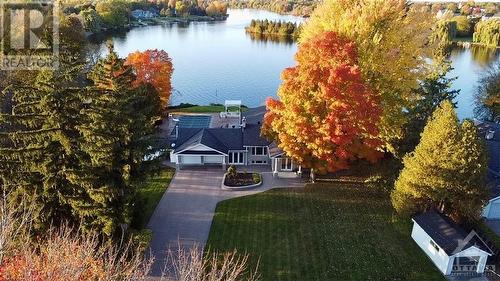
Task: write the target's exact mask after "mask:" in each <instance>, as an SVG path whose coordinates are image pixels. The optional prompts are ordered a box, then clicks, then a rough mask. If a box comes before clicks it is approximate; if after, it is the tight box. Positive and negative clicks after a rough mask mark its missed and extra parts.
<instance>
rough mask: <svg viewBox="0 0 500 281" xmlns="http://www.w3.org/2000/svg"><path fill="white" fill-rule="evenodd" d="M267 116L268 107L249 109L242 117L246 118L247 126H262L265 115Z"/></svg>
mask: <svg viewBox="0 0 500 281" xmlns="http://www.w3.org/2000/svg"><path fill="white" fill-rule="evenodd" d="M265 114H266V107H265V106H259V107H255V108H249V109H248V110H247V111H245V112H243V113H242V116H243V117H245V118H246V121H247V124H257V125H259V124H261V123H262V120H264V115H265Z"/></svg>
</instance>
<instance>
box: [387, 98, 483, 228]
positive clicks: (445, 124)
mask: <svg viewBox="0 0 500 281" xmlns="http://www.w3.org/2000/svg"><path fill="white" fill-rule="evenodd" d="M403 164H404V168H403V170H402V171H401V173H400V175H399V177H398V179H397V180H396V183H395V190H394V191H393V193H392V195H391V198H392V202H393V206H394V208H395V209H396V211H398V212H399V213H401V214H406V215H409V214H413V213H416V212H420V211H424V210H426V209H429V208H438V209H440V210H442V211H444V212H446V213H448V214H450V215H452V216H453V217H454V218H456V219H457V220H475V219H478V218H479V216H480V211H481V208H482V205H483V204H482V203H483V202H484V200H485V199H486V198H487V196H488V195H487V189H486V187H485V185H484V180H485V175H486V167H487V161H486V156H485V150H484V147H483V143H482V141H481V139H480V138H479V137H478V135H477V132H476V128H475V127H474V124H473V123H472V122H470V121H465V122H464V123H463V124H462V125H460V122H459V120H458V118H457V115H456V113H455V110H454V108H453V105H452V103H451V102H450V101H445V102H443V103H442V104H441V106H440V107H439V108H438V109H437V110H436V111H435V112H434V114H433V116H432V118H431V119H430V120H429V122H428V123H427V125H426V126H425V129H424V131H423V133H422V138H421V140H420V143H419V144H418V145H417V147H416V148H415V151H414V152H412V153H411V154H409V155H407V156H406V157H404V159H403Z"/></svg>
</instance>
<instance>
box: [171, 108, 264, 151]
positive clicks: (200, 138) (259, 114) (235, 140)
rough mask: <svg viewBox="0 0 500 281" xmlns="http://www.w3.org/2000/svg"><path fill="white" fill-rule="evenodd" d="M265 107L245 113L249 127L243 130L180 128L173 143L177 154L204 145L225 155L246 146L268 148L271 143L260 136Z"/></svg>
mask: <svg viewBox="0 0 500 281" xmlns="http://www.w3.org/2000/svg"><path fill="white" fill-rule="evenodd" d="M265 112H266V108H265V107H264V106H261V107H257V108H250V109H249V110H248V111H246V112H245V113H243V116H244V117H245V118H246V121H247V125H246V127H245V129H244V130H242V129H241V128H179V136H178V138H177V140H175V141H173V142H174V143H175V144H176V146H175V147H176V148H175V152H179V151H182V150H184V149H186V148H188V147H190V146H192V145H196V144H203V145H205V146H208V147H210V148H213V149H215V150H218V151H220V152H223V153H228V151H229V150H244V149H245V148H244V146H268V145H269V144H271V141H269V140H267V139H266V138H263V137H261V136H260V129H261V123H262V118H263V117H264V114H265Z"/></svg>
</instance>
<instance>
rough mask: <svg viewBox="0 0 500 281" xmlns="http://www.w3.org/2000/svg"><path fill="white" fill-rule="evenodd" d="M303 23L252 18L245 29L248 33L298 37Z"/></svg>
mask: <svg viewBox="0 0 500 281" xmlns="http://www.w3.org/2000/svg"><path fill="white" fill-rule="evenodd" d="M301 27H302V26H301V25H300V24H299V25H297V24H296V23H293V22H282V21H270V20H267V19H266V20H252V21H251V22H250V25H248V26H247V27H246V28H245V30H246V32H248V33H253V34H260V35H271V36H273V35H274V36H280V37H290V38H293V39H297V38H298V37H299V35H300V29H301Z"/></svg>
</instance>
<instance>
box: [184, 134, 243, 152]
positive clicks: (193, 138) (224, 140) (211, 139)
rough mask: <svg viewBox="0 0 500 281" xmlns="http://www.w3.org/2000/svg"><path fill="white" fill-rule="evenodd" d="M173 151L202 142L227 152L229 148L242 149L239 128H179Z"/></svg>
mask: <svg viewBox="0 0 500 281" xmlns="http://www.w3.org/2000/svg"><path fill="white" fill-rule="evenodd" d="M175 143H176V144H177V145H176V147H177V148H176V149H175V152H180V151H182V150H184V149H186V148H188V147H190V146H193V145H196V144H203V145H205V146H208V147H210V148H212V149H214V150H217V151H220V152H222V153H225V154H227V153H228V152H229V150H243V149H244V148H243V136H242V133H241V129H226V128H211V129H206V128H205V129H191V128H189V129H186V128H179V138H178V139H177V141H176V142H175Z"/></svg>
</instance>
